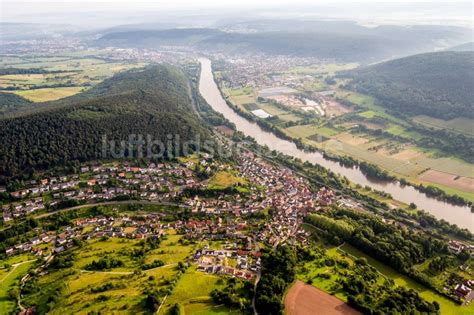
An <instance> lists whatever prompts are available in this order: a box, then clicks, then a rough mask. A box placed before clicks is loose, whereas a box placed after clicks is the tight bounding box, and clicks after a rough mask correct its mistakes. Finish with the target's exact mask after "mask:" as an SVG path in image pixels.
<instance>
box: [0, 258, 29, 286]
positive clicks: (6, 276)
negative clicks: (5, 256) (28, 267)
mask: <svg viewBox="0 0 474 315" xmlns="http://www.w3.org/2000/svg"><path fill="white" fill-rule="evenodd" d="M34 261H36V259H32V260H27V261H23V262H21V263H16V264H13V265H12V267H13V268H12V269H11V270H10V271H9V272H8V273H7V274H6V275H5V276H4V277H3V278H2V280H0V283H2V282H3V281H5V279H6V278H8V277H9V276H10V275H11V274H12V273H13V272H15V270H16V268H18V266H21V265H23V264H28V263H30V262H34Z"/></svg>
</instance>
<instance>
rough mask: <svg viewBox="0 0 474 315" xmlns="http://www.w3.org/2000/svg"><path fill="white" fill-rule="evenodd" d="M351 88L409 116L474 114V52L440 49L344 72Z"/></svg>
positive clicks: (445, 116)
mask: <svg viewBox="0 0 474 315" xmlns="http://www.w3.org/2000/svg"><path fill="white" fill-rule="evenodd" d="M341 76H343V77H348V78H350V79H352V80H351V81H350V83H349V84H348V88H350V89H354V90H357V91H359V92H362V93H365V94H369V95H372V96H374V97H376V98H377V99H378V100H379V103H380V104H381V105H382V106H385V107H387V108H389V109H391V110H393V111H396V112H399V113H401V114H406V115H409V116H414V115H428V116H432V117H436V118H441V119H451V118H455V117H468V118H474V110H473V109H474V104H473V102H472V95H473V93H472V87H473V86H474V54H473V53H472V52H437V53H427V54H420V55H415V56H410V57H406V58H401V59H395V60H391V61H388V62H383V63H380V64H376V65H373V66H369V67H365V68H361V69H357V70H354V71H351V72H346V73H343V74H342V75H341Z"/></svg>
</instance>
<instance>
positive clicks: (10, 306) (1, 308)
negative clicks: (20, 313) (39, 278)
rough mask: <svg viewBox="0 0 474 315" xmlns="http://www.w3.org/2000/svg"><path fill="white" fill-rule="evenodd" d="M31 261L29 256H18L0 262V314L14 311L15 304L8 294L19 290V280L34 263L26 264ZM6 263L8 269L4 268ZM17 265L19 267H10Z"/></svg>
mask: <svg viewBox="0 0 474 315" xmlns="http://www.w3.org/2000/svg"><path fill="white" fill-rule="evenodd" d="M31 259H34V258H33V257H31V256H29V255H19V256H15V257H12V258H9V259H7V260H3V261H0V313H2V314H9V313H13V311H14V310H15V309H16V302H15V300H13V299H12V298H11V297H10V295H9V292H10V290H12V289H17V290H18V289H19V282H20V278H21V277H23V276H24V275H25V274H26V273H27V272H28V270H29V269H30V267H31V266H32V265H33V263H34V262H27V261H30V260H31ZM6 263H7V264H9V265H10V267H8V268H4V265H5V264H6ZM18 263H21V265H18V266H12V265H13V264H18Z"/></svg>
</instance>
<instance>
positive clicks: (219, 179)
mask: <svg viewBox="0 0 474 315" xmlns="http://www.w3.org/2000/svg"><path fill="white" fill-rule="evenodd" d="M237 184H242V185H245V184H246V181H245V179H243V178H241V177H238V176H237V175H235V174H233V173H231V172H227V171H221V172H217V173H216V174H214V175H213V176H212V177H211V178H210V179H209V183H208V185H207V187H208V188H209V189H226V188H229V187H232V186H235V185H237Z"/></svg>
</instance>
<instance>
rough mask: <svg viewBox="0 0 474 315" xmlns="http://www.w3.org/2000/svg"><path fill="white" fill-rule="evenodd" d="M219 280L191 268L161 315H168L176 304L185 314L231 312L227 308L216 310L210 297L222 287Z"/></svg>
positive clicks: (182, 278)
mask: <svg viewBox="0 0 474 315" xmlns="http://www.w3.org/2000/svg"><path fill="white" fill-rule="evenodd" d="M219 279H220V278H219V277H218V276H214V275H208V274H204V273H202V272H197V271H196V270H195V268H194V267H191V268H189V269H188V270H187V271H186V273H184V274H183V275H182V276H181V278H180V279H179V281H178V283H177V284H176V287H175V288H174V290H173V292H172V293H171V295H170V296H168V298H167V300H166V302H165V305H164V307H163V309H162V311H160V313H159V314H167V313H168V310H169V308H170V307H172V306H173V305H174V304H176V303H179V304H181V305H182V306H183V307H184V309H185V314H196V313H199V314H219V313H220V312H223V311H229V310H228V309H225V308H217V309H216V308H215V306H216V305H215V304H213V302H212V299H211V297H210V293H211V291H212V290H214V289H215V288H219V287H222V285H220V284H219V283H221V282H222V281H219ZM213 311H217V313H215V312H213Z"/></svg>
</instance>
